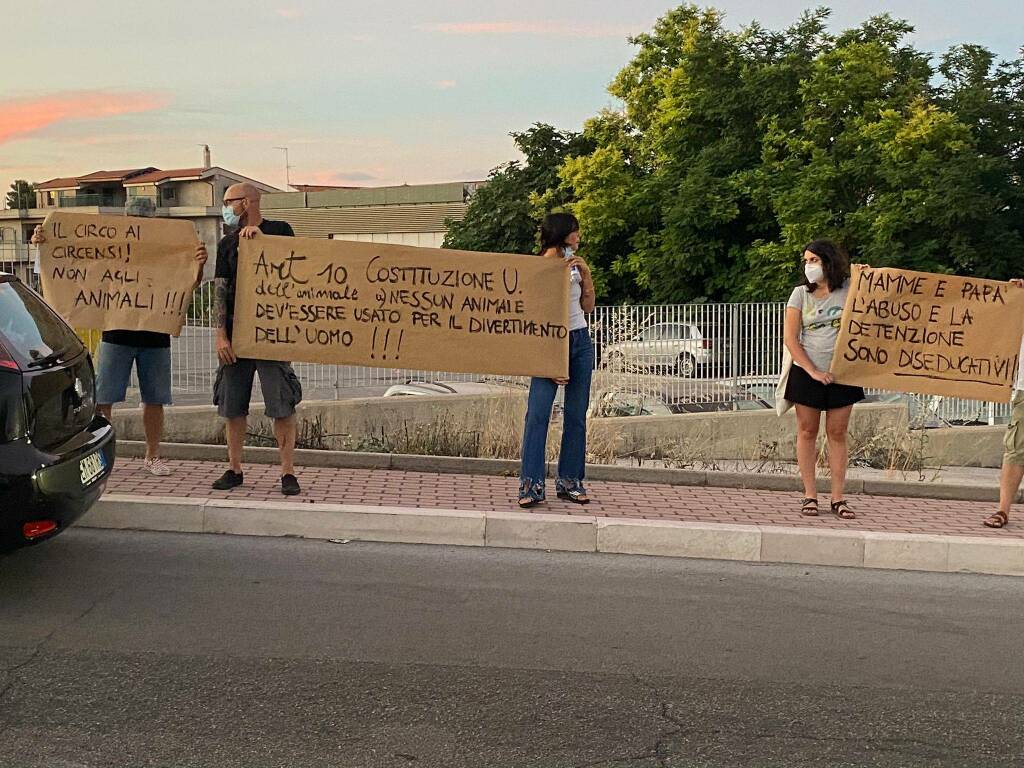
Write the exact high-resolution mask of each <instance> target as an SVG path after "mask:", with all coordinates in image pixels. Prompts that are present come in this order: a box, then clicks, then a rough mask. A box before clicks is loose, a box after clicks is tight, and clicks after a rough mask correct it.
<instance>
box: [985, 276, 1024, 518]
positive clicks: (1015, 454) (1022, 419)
mask: <svg viewBox="0 0 1024 768" xmlns="http://www.w3.org/2000/svg"><path fill="white" fill-rule="evenodd" d="M1010 282H1011V283H1013V284H1014V285H1016V286H1017V287H1018V288H1024V280H1011V281H1010ZM1010 402H1011V410H1010V423H1009V424H1007V426H1006V435H1005V436H1004V437H1003V447H1004V448H1005V452H1004V453H1003V467H1002V471H1001V472H1000V475H999V509H998V510H997V511H996V512H994V513H993V514H991V515H990V516H989V517H987V518H985V520H984V523H985V525H987V526H988V527H989V528H1002V527H1004V526H1005V525H1006V524H1007V523H1009V522H1010V507H1011V506H1013V500H1014V499H1015V498H1016V497H1017V491H1018V490H1020V483H1021V480H1024V338H1022V339H1021V343H1020V357H1019V358H1018V363H1017V381H1016V383H1015V384H1014V387H1013V399H1012V400H1011V401H1010Z"/></svg>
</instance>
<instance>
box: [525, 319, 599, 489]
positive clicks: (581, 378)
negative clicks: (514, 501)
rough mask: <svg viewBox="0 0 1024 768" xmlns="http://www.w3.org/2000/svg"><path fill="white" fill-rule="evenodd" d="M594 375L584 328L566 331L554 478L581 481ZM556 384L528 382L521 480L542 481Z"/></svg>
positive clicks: (550, 380)
mask: <svg viewBox="0 0 1024 768" xmlns="http://www.w3.org/2000/svg"><path fill="white" fill-rule="evenodd" d="M593 374H594V344H593V342H591V340H590V333H589V331H588V330H587V329H586V328H581V329H579V330H577V331H572V332H570V334H569V383H568V384H566V385H565V411H564V416H563V426H562V450H561V452H560V453H559V454H558V479H559V480H560V481H561V480H565V481H570V482H574V483H578V482H582V481H583V475H584V472H585V469H584V468H585V466H586V454H587V406H588V405H589V404H590V379H591V377H592V376H593ZM557 392H558V385H557V384H555V382H554V380H553V379H540V378H534V379H531V381H530V398H529V400H528V402H527V406H526V427H525V429H524V430H523V464H522V469H521V470H520V472H519V479H520V480H521V481H528V482H529V483H531V484H540V485H543V484H544V475H545V471H544V448H545V446H546V444H547V441H548V424H549V423H550V422H551V406H552V405H553V404H554V402H555V394H556V393H557Z"/></svg>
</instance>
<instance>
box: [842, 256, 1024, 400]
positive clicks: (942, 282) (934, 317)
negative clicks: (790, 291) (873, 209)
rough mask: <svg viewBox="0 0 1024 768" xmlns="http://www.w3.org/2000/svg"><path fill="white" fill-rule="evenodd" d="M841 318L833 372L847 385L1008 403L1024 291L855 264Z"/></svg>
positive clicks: (1023, 312)
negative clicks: (866, 267) (863, 267)
mask: <svg viewBox="0 0 1024 768" xmlns="http://www.w3.org/2000/svg"><path fill="white" fill-rule="evenodd" d="M841 323H842V325H841V326H840V329H839V339H838V341H837V343H836V351H835V355H834V356H833V357H832V374H833V375H834V376H835V378H836V381H838V382H840V383H842V384H857V385H860V386H863V387H877V388H879V389H888V390H893V391H896V392H914V393H920V394H929V395H948V396H951V397H963V398H968V399H972V400H990V401H994V402H1009V400H1010V396H1011V394H1012V390H1013V384H1014V381H1015V379H1016V373H1017V363H1018V360H1017V358H1018V356H1019V353H1020V341H1021V332H1022V329H1024V289H1020V288H1017V287H1015V286H1013V285H1010V284H1009V283H1001V282H996V281H994V280H980V279H976V278H972V277H956V276H954V275H934V274H930V273H927V272H909V271H906V270H901V269H862V268H860V267H854V269H853V275H852V277H851V278H850V294H849V296H847V298H846V305H845V307H844V308H843V316H842V320H841Z"/></svg>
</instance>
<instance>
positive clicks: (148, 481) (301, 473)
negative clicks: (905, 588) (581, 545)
mask: <svg viewBox="0 0 1024 768" xmlns="http://www.w3.org/2000/svg"><path fill="white" fill-rule="evenodd" d="M169 464H170V465H171V467H172V468H173V469H174V474H172V475H170V476H168V477H153V476H152V475H150V474H149V473H148V472H146V471H145V469H144V468H143V466H142V460H141V459H126V458H119V459H118V461H117V465H116V467H115V469H114V474H113V476H112V477H111V479H110V481H109V483H108V485H107V492H108V493H119V494H133V495H141V496H180V497H188V498H209V499H252V500H258V501H290V502H306V503H317V502H320V503H324V502H327V503H334V504H361V505H369V506H392V507H425V508H431V507H432V508H438V509H464V510H481V511H516V510H517V506H516V503H515V496H516V492H517V490H518V486H517V483H516V480H515V479H514V478H505V477H492V476H483V475H448V474H438V473H430V472H404V471H399V470H387V469H373V470H371V469H325V468H319V467H299V468H297V472H296V474H297V476H298V478H299V482H300V483H301V484H302V495H300V496H290V497H286V496H282V495H281V493H280V481H279V471H280V470H279V469H278V468H277V467H276V466H272V465H266V464H249V465H246V466H245V468H244V471H245V484H244V485H243V486H241V487H239V488H236V489H234V490H232V491H215V490H213V489H212V488H211V487H210V484H211V483H212V482H213V481H214V480H215V479H216V478H217V477H219V476H220V475H221V473H222V472H223V471H224V470H225V469H226V465H224V464H220V463H217V462H209V461H170V462H169ZM587 485H588V490H589V491H590V494H591V496H592V497H593V499H594V501H593V502H592V503H591V504H588V505H586V506H585V507H584V506H578V505H575V504H571V503H569V502H565V501H559V500H558V499H556V498H555V497H554V492H553V491H554V483H553V482H551V481H549V488H548V490H549V492H550V496H549V500H548V501H547V502H546V503H544V504H540V505H538V506H537V507H535V508H533V509H532V510H525V512H527V513H530V512H542V513H548V514H569V515H571V514H577V515H593V516H597V517H616V518H639V519H646V520H679V521H688V522H707V523H732V524H742V525H784V526H798V527H807V528H832V529H841V530H861V531H889V532H894V533H927V534H944V535H955V536H992V537H1004V538H1005V537H1010V538H1024V510H1021V511H1019V512H1018V514H1017V515H1015V516H1013V517H1011V520H1012V521H1013V522H1011V524H1010V526H1009V527H1007V528H1004V529H1003V530H994V529H991V528H986V527H984V526H983V525H982V524H981V520H982V519H983V518H984V517H985V516H987V515H989V514H991V513H992V511H994V510H995V504H992V503H978V502H967V501H945V500H939V499H913V498H897V497H887V496H858V495H853V494H852V495H850V497H849V501H850V505H851V507H853V509H854V510H855V511H856V512H857V519H856V520H849V521H847V520H840V519H838V518H836V517H834V516H833V515H831V514H825V513H824V510H825V509H827V508H828V504H827V496H823V497H819V503H821V505H822V508H823V512H822V514H821V516H819V517H817V518H808V517H802V516H801V515H800V514H799V513H798V509H799V504H800V494H799V493H792V492H780V491H758V490H744V489H734V488H703V487H688V486H677V485H659V484H653V483H619V482H597V481H595V482H592V483H590V482H588V483H587ZM1018 509H1019V508H1018ZM1018 521H1019V522H1018Z"/></svg>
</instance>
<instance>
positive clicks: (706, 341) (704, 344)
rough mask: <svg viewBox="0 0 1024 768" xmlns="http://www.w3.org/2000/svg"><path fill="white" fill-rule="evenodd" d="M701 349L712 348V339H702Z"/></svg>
mask: <svg viewBox="0 0 1024 768" xmlns="http://www.w3.org/2000/svg"><path fill="white" fill-rule="evenodd" d="M700 346H701V349H711V339H701V342H700Z"/></svg>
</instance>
